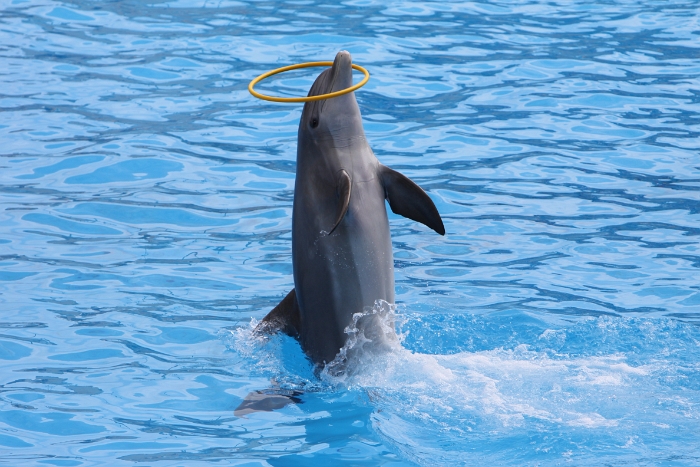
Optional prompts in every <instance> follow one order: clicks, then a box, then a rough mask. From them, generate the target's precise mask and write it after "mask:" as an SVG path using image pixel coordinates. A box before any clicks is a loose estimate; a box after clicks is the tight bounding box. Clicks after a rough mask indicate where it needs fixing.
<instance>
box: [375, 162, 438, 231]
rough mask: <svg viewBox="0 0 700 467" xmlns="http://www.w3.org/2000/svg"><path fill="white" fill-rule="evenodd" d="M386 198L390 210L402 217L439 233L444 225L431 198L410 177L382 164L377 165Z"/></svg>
mask: <svg viewBox="0 0 700 467" xmlns="http://www.w3.org/2000/svg"><path fill="white" fill-rule="evenodd" d="M379 174H380V176H381V178H382V184H383V185H384V193H385V194H386V199H387V200H389V206H391V210H392V211H393V212H394V213H396V214H399V215H401V216H404V217H408V218H409V219H412V220H414V221H416V222H420V223H421V224H424V225H426V226H428V227H430V228H431V229H433V230H434V231H436V232H437V233H439V234H440V235H445V226H444V225H443V223H442V218H441V217H440V213H439V212H438V210H437V208H436V207H435V204H434V203H433V200H432V199H430V197H429V196H428V195H427V194H426V193H425V191H423V189H422V188H421V187H419V186H418V185H416V184H415V183H414V182H413V181H412V180H411V179H410V178H408V177H406V176H405V175H403V174H400V173H399V172H397V171H395V170H392V169H390V168H389V167H386V166H384V165H380V166H379Z"/></svg>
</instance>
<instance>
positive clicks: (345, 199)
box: [328, 169, 352, 235]
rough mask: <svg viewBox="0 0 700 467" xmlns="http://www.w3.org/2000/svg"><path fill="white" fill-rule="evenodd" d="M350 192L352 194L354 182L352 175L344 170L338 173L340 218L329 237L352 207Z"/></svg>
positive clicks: (330, 231)
mask: <svg viewBox="0 0 700 467" xmlns="http://www.w3.org/2000/svg"><path fill="white" fill-rule="evenodd" d="M350 192H352V180H350V175H348V173H347V172H346V171H345V170H344V169H343V170H341V171H340V172H339V173H338V184H337V193H338V208H339V209H338V218H337V219H336V220H335V224H333V228H332V229H331V230H329V231H328V235H330V234H332V233H333V231H334V230H335V228H336V227H338V224H340V221H342V220H343V217H345V214H346V213H347V212H348V207H349V206H350Z"/></svg>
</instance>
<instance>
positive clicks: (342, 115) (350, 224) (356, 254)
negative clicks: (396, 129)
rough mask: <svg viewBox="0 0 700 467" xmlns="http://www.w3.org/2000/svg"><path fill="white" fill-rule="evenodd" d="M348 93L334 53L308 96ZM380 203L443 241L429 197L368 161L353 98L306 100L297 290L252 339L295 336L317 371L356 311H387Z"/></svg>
mask: <svg viewBox="0 0 700 467" xmlns="http://www.w3.org/2000/svg"><path fill="white" fill-rule="evenodd" d="M350 86H352V59H351V57H350V53H348V52H346V51H341V52H339V53H338V54H337V55H336V57H335V61H334V62H333V66H332V67H331V68H330V69H327V70H325V71H324V72H323V73H321V74H320V75H319V77H318V78H317V79H316V81H315V82H314V84H313V86H311V90H310V91H309V96H316V95H320V94H327V93H330V92H335V91H340V90H343V89H346V88H349V87H350ZM384 200H388V201H389V206H390V207H391V210H392V211H393V212H395V213H396V214H400V215H402V216H405V217H408V218H409V219H412V220H414V221H417V222H420V223H422V224H425V225H426V226H428V227H430V228H431V229H433V230H435V231H436V232H437V233H439V234H440V235H444V234H445V227H444V225H443V223H442V219H441V218H440V214H439V213H438V210H437V208H436V207H435V204H433V202H432V200H431V199H430V197H428V195H427V194H426V193H425V192H424V191H423V190H422V189H421V188H420V187H419V186H418V185H416V184H415V183H414V182H412V181H411V180H410V179H408V178H407V177H405V176H404V175H402V174H400V173H398V172H396V171H394V170H392V169H390V168H388V167H386V166H384V165H382V164H380V163H379V161H378V160H377V158H376V157H375V155H374V153H373V152H372V149H371V148H370V147H369V144H368V143H367V139H366V138H365V132H364V129H363V128H362V117H361V115H360V108H359V107H358V105H357V100H356V99H355V94H354V93H352V92H351V93H348V94H345V95H342V96H339V97H334V98H331V99H325V100H320V101H315V102H307V103H306V104H305V105H304V110H303V112H302V115H301V121H300V122H299V135H298V146H297V169H296V182H295V186H294V207H293V213H292V266H293V270H294V289H292V291H291V292H289V294H287V296H286V297H285V298H284V299H283V300H282V301H281V302H280V303H279V304H278V305H277V306H276V307H275V308H274V309H273V310H272V311H270V313H269V314H268V315H267V316H266V317H265V318H264V319H263V320H262V321H261V322H260V324H259V325H258V327H257V328H256V332H258V333H269V332H276V331H281V332H284V333H286V334H288V335H290V336H293V337H296V338H297V339H298V340H299V342H300V343H301V346H302V349H303V350H304V351H305V352H306V354H307V355H308V356H309V357H310V358H311V360H313V361H314V363H316V364H317V365H319V366H323V365H325V364H326V363H329V362H331V361H333V359H334V358H335V357H336V355H337V354H338V352H339V351H340V349H341V348H342V347H343V346H344V345H345V343H346V339H347V337H348V335H347V334H346V332H345V329H346V327H348V326H349V325H350V324H352V323H353V315H354V314H355V313H361V312H362V311H363V309H364V308H365V307H372V306H373V305H374V303H375V301H377V300H384V301H386V302H388V303H391V304H393V303H394V260H393V255H392V250H391V237H390V234H389V221H388V219H387V213H386V206H385V203H384Z"/></svg>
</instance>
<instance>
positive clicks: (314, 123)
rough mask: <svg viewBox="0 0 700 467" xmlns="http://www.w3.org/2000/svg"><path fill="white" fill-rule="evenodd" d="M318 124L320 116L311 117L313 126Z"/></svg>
mask: <svg viewBox="0 0 700 467" xmlns="http://www.w3.org/2000/svg"><path fill="white" fill-rule="evenodd" d="M317 126H318V118H316V117H314V118H312V119H311V128H316V127H317Z"/></svg>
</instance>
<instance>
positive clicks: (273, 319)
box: [253, 289, 301, 337]
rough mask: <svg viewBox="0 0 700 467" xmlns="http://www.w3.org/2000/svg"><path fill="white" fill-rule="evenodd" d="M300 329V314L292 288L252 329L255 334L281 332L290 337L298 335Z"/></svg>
mask: <svg viewBox="0 0 700 467" xmlns="http://www.w3.org/2000/svg"><path fill="white" fill-rule="evenodd" d="M300 329H301V315H300V314H299V304H298V302H297V294H296V292H295V291H294V289H292V290H291V292H289V293H288V294H287V296H286V297H284V298H283V299H282V301H281V302H279V303H278V304H277V306H276V307H274V308H273V309H272V311H270V312H269V313H268V314H267V316H265V317H264V318H263V320H262V321H260V323H258V325H257V326H256V327H255V330H254V331H253V332H254V333H256V334H273V333H275V332H283V333H284V334H286V335H288V336H291V337H298V336H299V330H300Z"/></svg>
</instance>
